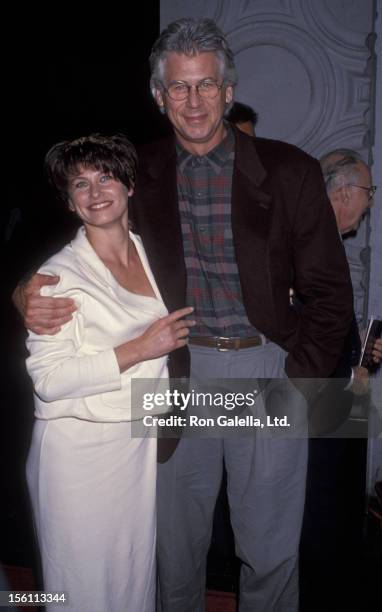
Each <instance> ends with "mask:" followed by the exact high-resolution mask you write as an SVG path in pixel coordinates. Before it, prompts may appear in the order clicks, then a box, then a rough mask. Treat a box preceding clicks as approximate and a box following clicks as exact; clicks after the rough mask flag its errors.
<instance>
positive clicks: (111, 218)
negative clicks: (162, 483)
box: [27, 134, 193, 612]
mask: <svg viewBox="0 0 382 612" xmlns="http://www.w3.org/2000/svg"><path fill="white" fill-rule="evenodd" d="M45 161H46V169H47V172H48V176H49V179H50V182H51V183H52V184H53V186H54V187H55V188H56V189H57V191H58V192H59V194H60V196H61V197H62V198H63V199H64V200H65V201H66V202H67V203H68V206H69V208H70V210H72V211H73V212H74V213H75V214H76V215H77V216H78V217H79V218H80V220H81V221H82V223H83V225H82V227H80V229H79V230H78V232H77V235H76V237H75V238H74V240H73V241H72V242H71V243H70V244H68V245H67V246H66V247H64V248H63V249H62V250H61V251H60V252H59V253H57V254H56V255H54V256H53V257H51V258H50V259H49V260H48V261H47V262H46V263H45V264H44V265H43V266H42V268H41V270H40V271H41V272H43V273H44V274H47V275H51V276H54V277H59V279H57V278H54V279H52V281H53V282H57V281H58V282H57V284H55V285H50V286H47V287H44V289H43V291H44V294H45V295H51V296H62V297H71V298H73V299H74V300H75V303H76V311H75V312H74V314H73V318H72V319H71V320H70V321H68V322H66V323H65V324H64V325H63V326H62V328H61V330H60V331H59V332H58V333H57V334H56V335H39V336H38V335H36V334H34V333H30V334H29V337H28V340H27V346H28V349H29V351H30V357H29V358H28V360H27V368H28V371H29V374H30V376H31V377H32V379H33V383H34V389H35V416H36V422H35V426H34V431H33V437H32V444H31V449H30V453H29V457H28V463H27V478H28V486H29V490H30V495H31V499H32V506H33V512H34V518H35V525H36V531H37V536H38V542H39V547H40V551H41V557H42V567H43V578H44V588H45V590H46V591H58V592H62V591H65V592H66V598H67V602H66V603H67V606H66V608H65V609H66V610H75V611H78V612H80V611H81V612H86V611H89V612H90V611H91V612H106V611H107V612H122V611H123V612H138V611H139V612H146V611H147V612H153V611H154V609H155V484H156V439H155V437H150V436H149V435H148V434H147V435H146V436H144V434H142V435H143V436H144V437H141V438H134V437H132V435H131V420H132V419H134V418H137V415H134V413H133V414H132V410H131V379H132V378H141V377H144V378H151V379H153V378H155V379H158V378H166V377H167V375H168V373H167V366H166V354H167V353H169V352H170V351H172V350H174V349H177V348H179V347H181V346H184V344H185V343H186V342H187V335H188V332H189V327H190V326H191V325H192V324H193V322H192V321H186V320H185V319H184V317H185V316H186V315H188V314H190V312H191V311H192V309H191V308H183V309H181V310H177V311H176V312H173V313H172V314H168V313H167V310H166V308H165V306H164V304H163V301H162V299H161V296H160V294H159V291H158V288H157V286H156V283H155V280H154V278H153V275H152V273H151V271H150V268H149V266H148V262H147V259H146V256H145V252H144V249H143V246H142V243H141V241H140V239H139V237H137V236H136V235H134V234H133V233H132V232H131V231H129V223H128V208H127V203H128V198H129V196H131V194H132V193H133V189H134V181H135V173H136V153H135V150H134V148H133V146H132V145H131V144H130V142H129V141H128V140H127V139H126V138H125V137H124V136H122V135H115V136H112V137H103V136H100V135H98V134H94V135H91V136H89V137H84V138H79V139H78V140H75V141H72V142H63V143H59V144H58V145H55V146H54V147H53V148H52V149H51V150H50V151H49V153H48V154H47V156H46V160H45ZM46 609H47V610H51V609H54V610H56V609H57V606H56V605H54V602H53V604H52V606H51V605H48V606H47V608H46Z"/></svg>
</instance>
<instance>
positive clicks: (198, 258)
mask: <svg viewBox="0 0 382 612" xmlns="http://www.w3.org/2000/svg"><path fill="white" fill-rule="evenodd" d="M150 63H151V69H152V78H151V88H152V92H153V95H154V97H155V100H156V102H157V104H158V106H159V108H160V109H161V111H162V112H164V113H166V115H167V117H168V119H169V120H170V122H171V124H172V127H173V129H174V136H175V137H170V138H168V139H166V140H164V141H161V142H159V143H153V144H151V145H147V146H146V147H145V148H144V149H143V150H142V151H141V154H140V164H139V176H138V178H137V183H136V191H135V194H134V202H133V213H134V217H135V223H136V227H137V229H138V232H139V233H140V234H141V237H142V240H143V243H144V246H145V250H146V253H147V256H148V258H149V261H150V266H151V269H152V271H153V273H154V275H155V279H156V282H157V284H158V287H159V288H160V291H161V294H162V297H163V299H164V302H165V304H166V306H167V308H168V310H169V311H170V312H171V311H173V310H175V309H177V308H180V307H181V306H184V305H185V304H187V305H192V306H194V308H195V312H194V314H193V318H195V319H196V321H197V324H196V325H195V327H194V328H193V335H192V337H191V338H190V345H189V349H188V348H187V347H184V349H179V350H178V351H175V352H174V353H172V354H171V355H170V356H169V371H170V374H171V375H172V376H174V377H178V378H179V377H188V376H189V375H190V369H191V385H192V384H193V381H199V380H201V381H203V380H205V379H206V378H220V379H223V380H224V379H227V378H244V379H248V380H249V381H255V380H256V379H258V378H267V379H269V378H277V377H283V376H285V373H286V375H287V376H288V377H290V378H294V379H298V378H301V379H310V378H313V377H326V376H329V375H330V373H331V372H332V370H334V368H335V366H336V363H337V359H338V356H339V354H340V351H341V349H342V344H343V341H344V338H345V336H346V334H347V331H348V327H349V325H350V322H351V317H352V308H351V303H352V291H351V285H350V279H349V274H348V266H347V263H346V259H345V255H344V251H343V247H342V245H341V241H340V238H339V235H338V232H337V228H336V225H335V219H334V215H333V211H332V209H331V207H330V203H329V201H328V199H327V196H326V192H325V185H324V183H323V180H322V174H321V170H320V167H319V163H318V162H317V161H315V160H313V159H312V158H311V157H310V156H308V155H306V154H305V153H303V152H302V151H300V150H299V149H297V148H296V147H294V146H291V145H288V144H285V143H281V142H276V141H269V140H266V139H256V140H255V139H253V138H251V137H249V136H247V135H246V134H244V133H242V132H240V131H239V130H237V129H236V128H235V127H233V126H231V125H230V124H229V123H227V122H225V121H224V120H223V116H224V114H225V113H226V112H228V111H229V108H230V106H231V103H232V102H233V95H234V86H235V84H236V81H237V76H236V70H235V64H234V57H233V53H232V51H231V49H230V48H229V46H228V43H227V40H226V38H225V37H224V35H223V34H222V32H221V31H220V30H219V29H218V27H217V26H216V24H215V23H214V22H213V21H212V20H210V19H201V20H198V21H195V20H193V19H188V18H185V19H180V20H179V21H177V22H174V23H172V24H170V25H169V26H168V27H167V28H166V29H165V30H164V31H163V32H162V34H161V35H160V37H159V39H158V40H157V42H156V43H155V45H154V47H153V50H152V53H151V57H150ZM41 284H43V282H42V281H41V279H38V278H36V277H35V278H34V279H33V280H32V281H31V282H30V283H29V284H28V286H27V288H26V290H25V291H24V292H22V293H23V296H24V297H25V296H26V297H27V298H28V305H27V310H26V313H27V315H26V321H27V323H28V325H29V326H30V327H31V328H36V327H37V329H38V330H39V329H40V330H41V327H44V329H45V330H48V331H49V326H51V327H54V325H57V324H58V325H59V324H60V320H62V319H60V317H65V316H68V315H69V316H70V303H68V308H67V309H66V307H65V304H66V303H65V302H64V303H63V302H62V301H61V302H60V309H59V311H58V315H59V316H58V318H55V317H54V316H53V318H52V310H51V305H50V304H49V305H47V304H46V302H44V298H42V297H39V296H38V293H39V287H40V286H41ZM292 284H293V286H294V287H295V288H296V290H297V291H298V293H299V296H300V298H301V302H302V307H301V309H300V310H299V312H296V311H295V310H294V309H293V308H292V307H291V306H290V300H289V287H290V286H292ZM46 307H48V310H49V316H46ZM44 309H45V310H44ZM41 310H42V311H44V312H43V313H42V312H41ZM39 311H40V314H39ZM64 320H65V318H64ZM190 356H191V368H190ZM300 397H301V396H300ZM260 405H261V402H260ZM296 419H297V420H300V421H301V423H303V422H304V409H303V408H302V407H301V413H298V414H296ZM260 431H262V430H260ZM223 461H224V463H225V465H226V469H227V488H228V498H229V505H230V516H231V522H232V526H233V531H234V534H235V541H236V550H237V554H238V556H239V557H240V558H241V559H242V561H243V565H242V570H241V579H240V608H239V609H240V610H241V612H249V611H253V610H256V611H257V612H271V611H272V610H280V611H281V610H288V611H290V612H292V611H296V610H297V609H298V575H297V568H298V545H299V537H300V529H301V522H302V514H303V505H304V495H305V475H306V463H307V440H306V439H305V438H304V437H301V438H299V439H286V438H284V437H282V436H280V437H276V438H274V439H272V438H270V436H269V435H268V436H266V435H264V436H263V435H261V434H260V432H259V434H258V435H257V433H256V435H255V434H254V435H253V436H247V437H234V436H231V437H229V438H228V437H227V438H214V439H199V438H195V437H194V438H188V437H186V436H184V437H182V438H181V439H180V441H179V444H178V446H177V448H176V450H175V452H174V453H173V455H172V457H171V458H170V459H169V460H168V461H167V462H166V463H164V464H163V465H161V466H159V471H158V570H159V585H160V586H159V591H160V592H159V596H160V602H161V607H162V612H201V611H202V610H204V587H205V568H206V556H207V551H208V547H209V541H210V537H211V530H212V520H213V511H214V506H215V502H216V497H217V495H218V492H219V487H220V482H221V477H222V470H223Z"/></svg>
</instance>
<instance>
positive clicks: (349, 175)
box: [320, 149, 377, 235]
mask: <svg viewBox="0 0 382 612" xmlns="http://www.w3.org/2000/svg"><path fill="white" fill-rule="evenodd" d="M320 163H321V167H322V172H323V175H324V179H325V183H326V188H327V191H328V196H329V198H330V202H331V204H332V206H333V210H334V214H335V216H336V221H337V226H338V230H339V232H340V234H341V235H343V234H347V233H348V232H351V231H355V230H357V229H358V226H359V224H360V222H361V219H362V217H363V215H364V214H365V212H366V211H367V210H368V208H369V207H370V206H371V203H372V199H373V196H374V194H375V192H376V190H377V187H376V186H375V185H372V184H371V173H370V170H369V168H368V166H367V165H366V164H365V162H364V161H363V160H362V158H361V156H360V155H359V154H358V153H356V152H355V151H352V150H350V149H336V150H334V151H330V152H329V153H327V154H326V155H324V156H323V157H322V158H321V159H320Z"/></svg>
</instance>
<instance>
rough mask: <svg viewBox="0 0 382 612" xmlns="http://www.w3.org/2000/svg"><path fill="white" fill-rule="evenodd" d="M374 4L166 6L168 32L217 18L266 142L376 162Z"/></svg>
mask: <svg viewBox="0 0 382 612" xmlns="http://www.w3.org/2000/svg"><path fill="white" fill-rule="evenodd" d="M374 13H375V7H374V2H373V0H208V1H207V2H206V1H204V2H203V1H202V0H196V1H194V0H193V1H189V0H175V1H174V0H162V1H161V25H162V27H164V26H165V25H166V24H167V23H169V22H170V21H172V20H174V19H177V18H179V17H182V16H183V17H184V16H195V17H200V16H206V17H212V18H213V19H215V20H216V21H217V23H218V24H219V25H220V27H221V28H222V29H223V31H224V32H226V34H227V36H228V39H229V41H230V44H231V47H232V49H233V51H234V52H235V55H236V63H237V68H238V73H239V84H238V86H237V90H236V99H238V100H241V101H242V102H245V103H247V104H250V105H251V106H253V107H254V108H255V110H256V111H257V112H258V114H259V121H258V124H257V126H256V132H257V134H258V135H259V136H265V137H267V138H276V139H281V140H286V141H288V142H291V143H293V144H296V145H298V146H299V147H301V148H303V149H304V150H306V151H307V152H308V153H311V154H312V155H314V156H316V157H319V156H321V155H322V154H324V153H326V152H327V151H329V150H331V149H334V148H338V147H347V148H352V149H356V150H357V151H358V152H360V153H361V154H362V156H363V158H364V159H365V161H369V158H370V148H371V144H372V140H373V139H372V134H371V126H372V125H373V108H372V100H373V87H372V86H373V83H374V72H375V71H374V63H373V62H374V59H373V51H372V48H373V37H372V36H371V33H372V31H373V20H374ZM368 242H369V225H368V220H366V221H364V222H363V223H362V224H361V227H360V229H359V231H358V233H357V235H356V236H354V237H349V238H348V239H347V240H346V243H345V248H346V250H347V253H348V257H349V261H350V266H351V273H352V279H353V284H354V293H355V306H356V313H357V318H358V319H359V320H362V319H364V318H365V316H366V314H367V288H368V279H369V259H370V258H369V250H368V248H367V246H368Z"/></svg>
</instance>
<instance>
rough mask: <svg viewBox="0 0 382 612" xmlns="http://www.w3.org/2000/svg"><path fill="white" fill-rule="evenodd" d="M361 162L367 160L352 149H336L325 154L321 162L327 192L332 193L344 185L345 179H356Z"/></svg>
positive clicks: (350, 180) (348, 180) (349, 180)
mask: <svg viewBox="0 0 382 612" xmlns="http://www.w3.org/2000/svg"><path fill="white" fill-rule="evenodd" d="M360 163H362V164H364V163H365V162H364V161H363V159H362V157H361V156H360V154H359V153H357V152H356V151H353V150H352V149H334V150H333V151H330V152H329V153H327V154H326V155H323V156H322V157H321V159H320V164H321V169H322V173H323V175H324V180H325V185H326V190H327V192H328V193H330V192H331V191H333V190H334V189H336V188H337V187H340V186H341V185H343V182H344V179H345V180H346V182H352V181H356V180H357V178H358V171H359V164H360Z"/></svg>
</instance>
